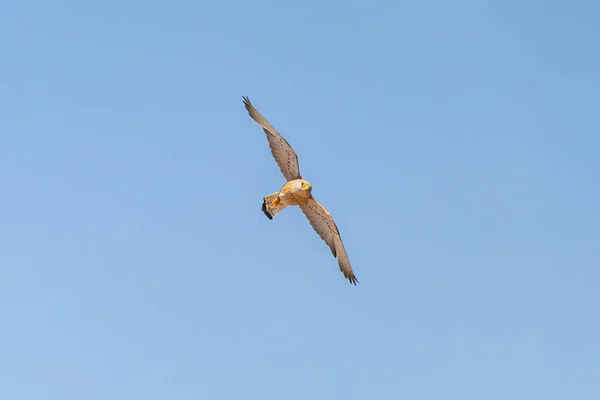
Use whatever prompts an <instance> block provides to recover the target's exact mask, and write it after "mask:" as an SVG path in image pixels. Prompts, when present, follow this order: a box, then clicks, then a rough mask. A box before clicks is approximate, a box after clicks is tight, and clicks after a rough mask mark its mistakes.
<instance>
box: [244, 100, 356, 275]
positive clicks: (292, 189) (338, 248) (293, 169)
mask: <svg viewBox="0 0 600 400" xmlns="http://www.w3.org/2000/svg"><path fill="white" fill-rule="evenodd" d="M243 100H244V106H245V107H246V110H247V111H248V114H250V116H251V117H252V119H253V120H254V121H256V122H257V123H258V124H259V125H260V126H261V127H262V128H263V130H264V131H265V134H266V135H267V140H268V141H269V147H270V148H271V154H273V158H275V161H276V162H277V165H278V166H279V169H280V170H281V172H282V173H283V176H284V177H285V179H286V181H287V182H286V183H285V184H284V185H283V187H282V188H281V189H280V190H279V191H277V192H275V193H272V194H269V195H267V196H265V197H264V198H263V204H262V211H263V212H264V213H265V215H266V216H267V217H268V218H269V219H273V217H275V215H276V214H277V213H278V212H280V211H281V210H283V209H284V208H286V207H289V206H298V207H300V209H301V210H302V212H303V213H304V215H305V216H306V218H308V221H309V222H310V224H311V225H312V227H313V229H314V230H315V231H316V232H317V233H318V234H319V236H320V237H321V239H323V240H324V241H325V243H327V245H328V246H329V248H330V249H331V253H332V254H333V256H334V257H336V258H337V260H338V265H339V267H340V270H341V271H342V273H343V274H344V277H346V279H348V280H349V281H350V283H353V284H354V285H356V283H357V282H358V280H357V279H356V276H355V275H354V272H353V271H352V266H351V265H350V260H349V259H348V254H346V249H345V248H344V244H343V242H342V237H341V236H340V232H339V230H338V228H337V226H336V224H335V222H334V221H333V217H332V216H331V214H329V212H328V211H327V210H326V209H325V207H323V206H322V205H321V204H319V202H318V201H316V200H315V199H314V198H313V196H312V185H311V184H310V183H309V182H308V181H306V180H304V179H302V176H301V175H300V167H299V165H298V156H297V155H296V152H295V151H294V149H292V146H290V144H289V143H288V142H287V140H285V138H284V137H283V136H281V134H280V133H279V132H277V130H276V129H275V128H273V126H272V125H271V124H270V123H269V121H267V119H266V118H265V117H263V116H262V115H261V114H260V113H259V112H258V110H257V109H256V108H254V106H253V105H252V103H251V102H250V99H248V97H246V96H243Z"/></svg>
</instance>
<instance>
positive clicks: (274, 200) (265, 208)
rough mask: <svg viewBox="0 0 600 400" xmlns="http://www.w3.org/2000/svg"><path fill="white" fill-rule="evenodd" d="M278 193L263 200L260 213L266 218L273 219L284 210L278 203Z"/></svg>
mask: <svg viewBox="0 0 600 400" xmlns="http://www.w3.org/2000/svg"><path fill="white" fill-rule="evenodd" d="M278 196H279V192H275V193H273V194H269V195H267V196H265V197H264V198H263V203H262V212H264V213H265V215H266V216H267V218H269V219H273V217H274V216H275V214H277V213H278V212H279V211H281V210H283V209H284V208H285V206H284V205H282V204H281V203H279V197H278Z"/></svg>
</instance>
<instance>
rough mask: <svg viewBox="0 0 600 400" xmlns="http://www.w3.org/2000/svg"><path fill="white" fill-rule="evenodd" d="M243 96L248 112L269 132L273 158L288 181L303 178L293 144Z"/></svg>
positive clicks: (268, 138) (268, 137) (268, 136)
mask: <svg viewBox="0 0 600 400" xmlns="http://www.w3.org/2000/svg"><path fill="white" fill-rule="evenodd" d="M242 98H243V99H244V106H245V107H246V110H247V111H248V114H250V116H251V117H252V119H253V120H255V121H256V122H257V123H258V124H259V125H260V126H262V128H263V131H265V133H266V134H267V140H268V141H269V147H270V148H271V154H273V158H275V162H277V165H279V169H280V170H281V172H282V173H283V176H284V177H285V179H286V180H288V181H291V180H294V179H301V178H302V177H301V176H300V166H299V165H298V156H297V155H296V152H295V151H294V149H292V146H290V144H289V143H288V142H287V140H285V138H284V137H283V136H281V134H280V133H279V132H277V130H276V129H275V128H273V126H272V125H271V124H270V123H269V121H267V119H266V118H265V117H263V116H262V115H261V114H260V113H259V112H258V110H257V109H256V108H254V106H253V105H252V103H250V99H248V97H246V96H243V97H242Z"/></svg>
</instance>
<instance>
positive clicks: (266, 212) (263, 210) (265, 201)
mask: <svg viewBox="0 0 600 400" xmlns="http://www.w3.org/2000/svg"><path fill="white" fill-rule="evenodd" d="M261 209H262V212H263V213H265V215H266V216H267V218H269V219H273V216H272V215H271V213H270V212H269V211H267V200H265V199H263V203H262V207H261Z"/></svg>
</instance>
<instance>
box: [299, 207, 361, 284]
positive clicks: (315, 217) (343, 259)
mask: <svg viewBox="0 0 600 400" xmlns="http://www.w3.org/2000/svg"><path fill="white" fill-rule="evenodd" d="M300 208H301V209H302V212H303V213H304V215H306V218H308V221H309V222H310V224H311V225H312V227H313V229H314V230H315V231H316V232H317V233H318V234H319V236H320V237H321V239H323V240H324V241H325V243H327V245H328V246H329V248H330V249H331V253H332V254H333V256H334V257H337V259H338V264H339V266H340V270H341V271H342V273H343V274H344V277H346V279H348V280H349V281H350V283H353V284H354V285H356V283H357V282H358V279H356V276H355V275H354V272H353V271H352V266H351V265H350V260H349V259H348V254H346V249H345V248H344V243H342V237H341V236H340V231H339V230H338V228H337V226H336V224H335V222H334V220H333V217H332V216H331V214H329V212H328V211H327V210H326V209H325V207H323V206H322V205H321V204H320V203H319V202H318V201H316V200H315V199H313V198H312V197H311V198H310V199H308V200H307V201H306V202H305V203H301V204H300Z"/></svg>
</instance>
